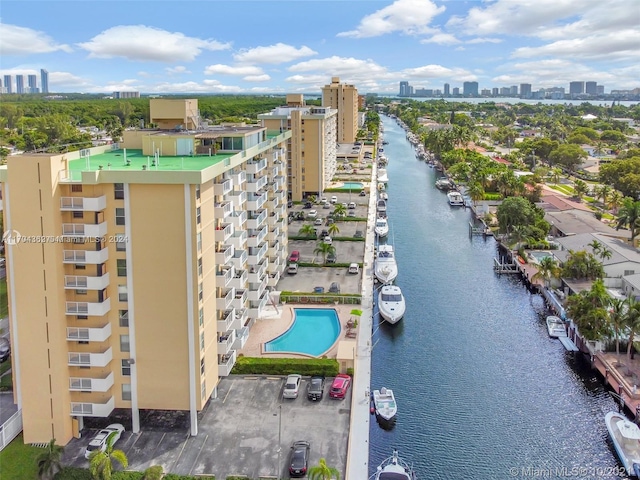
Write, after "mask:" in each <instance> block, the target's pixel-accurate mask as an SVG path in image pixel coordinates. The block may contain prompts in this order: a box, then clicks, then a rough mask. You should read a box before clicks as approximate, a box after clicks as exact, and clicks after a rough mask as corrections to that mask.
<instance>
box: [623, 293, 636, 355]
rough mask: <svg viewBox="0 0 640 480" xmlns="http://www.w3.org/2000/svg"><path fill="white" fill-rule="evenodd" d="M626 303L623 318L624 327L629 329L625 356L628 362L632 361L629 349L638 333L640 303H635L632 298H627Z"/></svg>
mask: <svg viewBox="0 0 640 480" xmlns="http://www.w3.org/2000/svg"><path fill="white" fill-rule="evenodd" d="M627 303H628V307H629V308H628V309H627V312H626V314H625V316H624V326H625V327H627V328H628V329H629V345H628V346H627V355H628V356H629V359H630V360H633V354H632V352H631V349H632V348H633V341H634V339H635V336H636V334H637V333H640V302H637V301H636V300H635V298H634V297H629V298H628V300H627Z"/></svg>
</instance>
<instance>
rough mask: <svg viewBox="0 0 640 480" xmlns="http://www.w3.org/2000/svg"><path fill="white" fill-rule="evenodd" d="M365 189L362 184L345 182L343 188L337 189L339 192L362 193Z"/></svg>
mask: <svg viewBox="0 0 640 480" xmlns="http://www.w3.org/2000/svg"><path fill="white" fill-rule="evenodd" d="M363 187H364V184H362V183H360V182H344V183H343V184H342V186H341V187H337V189H338V190H352V191H360V190H362V188H363Z"/></svg>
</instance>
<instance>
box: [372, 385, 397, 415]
mask: <svg viewBox="0 0 640 480" xmlns="http://www.w3.org/2000/svg"><path fill="white" fill-rule="evenodd" d="M373 405H374V407H375V409H376V416H377V417H378V418H380V419H382V420H385V421H387V422H391V421H393V420H394V419H395V418H396V414H397V413H398V405H397V404H396V397H394V395H393V390H391V389H390V388H385V387H382V388H381V389H380V390H374V391H373Z"/></svg>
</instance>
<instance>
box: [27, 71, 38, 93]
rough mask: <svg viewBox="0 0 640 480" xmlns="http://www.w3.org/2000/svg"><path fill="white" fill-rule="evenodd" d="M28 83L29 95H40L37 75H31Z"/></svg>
mask: <svg viewBox="0 0 640 480" xmlns="http://www.w3.org/2000/svg"><path fill="white" fill-rule="evenodd" d="M27 81H28V82H29V93H38V91H39V90H38V77H37V76H36V75H29V76H28V77H27Z"/></svg>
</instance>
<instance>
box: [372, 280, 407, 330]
mask: <svg viewBox="0 0 640 480" xmlns="http://www.w3.org/2000/svg"><path fill="white" fill-rule="evenodd" d="M378 310H379V311H380V316H381V317H382V318H384V319H385V320H386V321H387V322H389V323H391V324H392V325H393V324H395V323H398V322H399V321H400V320H401V319H402V317H403V316H404V312H405V301H404V295H402V290H400V287H398V286H397V285H383V286H382V288H381V289H380V293H379V294H378Z"/></svg>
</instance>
